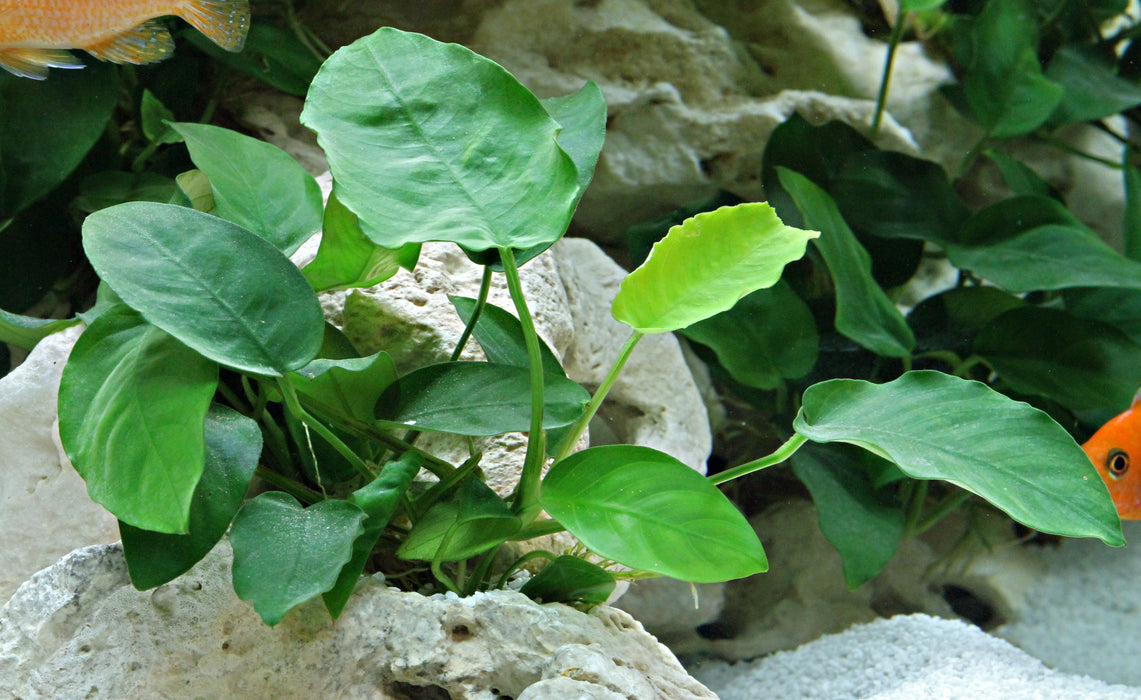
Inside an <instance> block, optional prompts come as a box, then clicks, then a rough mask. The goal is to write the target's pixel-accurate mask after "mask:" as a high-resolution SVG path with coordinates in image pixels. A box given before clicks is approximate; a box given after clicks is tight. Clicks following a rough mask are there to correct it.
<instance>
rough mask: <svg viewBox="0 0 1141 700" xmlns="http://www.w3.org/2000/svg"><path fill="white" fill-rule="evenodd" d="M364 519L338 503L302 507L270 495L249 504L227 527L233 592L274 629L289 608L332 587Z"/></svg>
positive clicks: (285, 496)
mask: <svg viewBox="0 0 1141 700" xmlns="http://www.w3.org/2000/svg"><path fill="white" fill-rule="evenodd" d="M364 519H365V513H364V511H362V510H361V509H360V508H359V507H358V506H356V505H354V504H353V503H350V502H348V501H342V500H340V499H329V500H326V501H321V502H320V503H315V504H313V505H311V506H309V507H308V508H302V507H301V504H300V503H298V502H297V499H295V498H293V496H290V495H288V494H285V493H281V492H280V491H272V492H269V493H263V494H261V495H260V496H258V497H257V498H255V499H253V500H251V501H248V502H247V503H246V504H245V505H244V506H242V509H241V510H240V511H238V515H237V516H236V517H235V518H234V524H233V525H232V526H231V528H230V543H231V544H232V545H233V546H234V569H233V581H234V592H235V593H237V594H238V597H239V598H241V599H242V600H244V601H246V602H248V603H250V604H251V605H253V606H254V610H256V611H257V613H258V615H260V616H261V619H262V620H263V621H264V622H265V623H266V624H267V625H276V624H277V623H279V622H281V619H282V618H283V617H285V614H286V613H287V612H289V610H290V609H291V608H293V606H295V605H298V604H300V603H304V602H305V601H307V600H309V599H310V598H313V597H315V596H318V595H321V594H322V593H324V592H325V591H327V590H329V589H331V588H332V587H333V586H334V585H335V584H336V583H337V577H338V575H339V574H340V572H341V569H342V568H343V567H344V566H345V564H347V563H348V562H349V560H350V559H351V558H352V555H353V542H354V541H355V540H356V539H357V537H358V536H359V535H360V534H361V532H362V531H363V528H362V527H361V523H362V522H363V521H364Z"/></svg>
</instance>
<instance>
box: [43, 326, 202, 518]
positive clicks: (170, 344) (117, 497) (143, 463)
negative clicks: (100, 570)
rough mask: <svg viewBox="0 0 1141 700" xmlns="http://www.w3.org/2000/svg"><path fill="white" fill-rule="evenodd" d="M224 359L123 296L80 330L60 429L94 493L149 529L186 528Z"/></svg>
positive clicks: (64, 387)
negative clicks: (186, 340) (161, 325)
mask: <svg viewBox="0 0 1141 700" xmlns="http://www.w3.org/2000/svg"><path fill="white" fill-rule="evenodd" d="M217 384H218V366H217V365H216V364H214V363H213V362H211V361H210V360H207V359H205V358H204V357H202V356H201V355H199V354H198V353H196V352H194V351H193V350H191V349H190V348H188V347H186V346H185V345H183V344H182V343H180V342H179V341H178V340H176V339H175V338H173V337H171V336H170V335H168V334H167V333H165V332H163V331H162V330H160V329H158V328H155V327H154V326H152V325H150V324H148V323H146V322H145V321H143V319H142V318H141V317H140V316H139V315H138V314H137V313H135V312H134V311H132V310H131V309H129V308H127V307H126V306H124V305H117V306H113V307H111V308H110V309H108V310H107V311H105V312H104V313H103V314H102V315H100V316H99V317H98V318H96V319H95V321H94V322H92V324H91V325H90V326H89V327H88V328H87V330H86V331H85V332H84V333H83V335H81V336H80V337H79V340H78V341H77V342H76V344H75V347H74V349H72V351H71V356H70V359H69V360H68V363H67V366H66V367H65V368H64V371H63V378H62V379H61V380H60V390H59V401H58V403H59V434H60V441H61V442H62V443H63V447H64V449H65V450H66V451H67V455H68V457H69V458H70V459H71V461H72V464H74V465H75V469H76V471H78V472H79V475H80V476H82V477H83V478H84V480H85V481H86V482H87V492H88V493H89V494H90V495H91V499H92V500H94V501H95V502H96V503H99V504H100V505H102V506H103V507H104V508H106V509H107V510H109V511H111V513H112V514H114V515H115V517H117V518H119V519H120V520H122V521H124V522H126V523H129V524H130V525H134V526H135V527H138V528H141V529H144V530H153V531H155V532H165V533H185V532H186V531H187V527H188V526H189V523H190V520H189V511H190V502H191V499H192V497H193V495H194V490H195V487H196V486H197V485H198V480H199V477H201V475H202V469H203V463H204V460H205V457H204V449H205V448H204V427H203V426H204V421H205V418H206V411H207V409H208V408H209V406H210V399H211V398H212V397H213V396H214V391H215V389H216V388H217Z"/></svg>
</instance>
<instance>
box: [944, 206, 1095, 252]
mask: <svg viewBox="0 0 1141 700" xmlns="http://www.w3.org/2000/svg"><path fill="white" fill-rule="evenodd" d="M1052 224H1056V225H1059V226H1073V227H1080V226H1082V223H1081V222H1080V221H1078V219H1077V218H1076V217H1075V216H1074V215H1073V214H1072V213H1070V210H1069V209H1067V208H1066V205H1065V204H1063V203H1061V202H1059V201H1057V200H1055V199H1051V198H1050V197H1041V196H1026V195H1023V196H1017V197H1011V198H1010V199H1004V200H1002V201H1001V202H997V203H995V204H992V205H990V206H988V207H984V208H982V209H980V210H979V211H977V212H975V213H974V215H973V216H971V218H970V219H968V220H967V222H966V223H965V224H964V225H963V230H962V231H961V232H960V234H959V240H958V241H957V242H958V243H959V244H960V245H964V246H968V245H985V244H989V243H997V242H999V241H1004V240H1006V239H1008V238H1014V237H1015V236H1017V235H1018V234H1020V233H1026V232H1027V231H1029V230H1031V229H1035V228H1038V227H1039V226H1049V225H1052Z"/></svg>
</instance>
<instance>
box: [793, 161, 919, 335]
mask: <svg viewBox="0 0 1141 700" xmlns="http://www.w3.org/2000/svg"><path fill="white" fill-rule="evenodd" d="M777 172H778V174H779V176H780V182H781V185H783V186H784V188H785V189H786V190H787V191H788V193H789V194H790V195H791V196H792V198H793V200H794V201H795V202H796V206H797V208H799V209H800V212H801V214H803V216H804V221H805V225H807V226H811V227H813V228H818V229H820V230H821V232H822V233H821V235H820V237H819V238H817V239H816V241H815V244H816V249H817V250H819V251H820V255H821V256H822V257H823V258H824V262H825V263H826V264H827V265H828V271H829V272H831V273H832V280H833V282H834V283H835V285H836V330H838V331H839V332H840V333H842V334H844V335H845V336H847V337H849V338H851V339H852V340H854V341H856V342H857V343H859V344H860V345H863V346H864V347H866V348H868V349H869V350H871V351H872V352H875V353H876V354H877V355H885V356H887V357H907V356H908V355H910V354H911V349H912V348H913V347H915V336H914V335H913V334H912V332H911V329H910V328H909V327H908V326H907V322H906V321H905V320H904V319H903V315H902V314H901V313H900V312H899V309H897V308H895V305H894V304H892V303H891V300H890V299H888V298H887V295H886V294H884V291H883V289H881V288H880V286H879V285H878V284H876V282H875V280H874V279H873V278H872V263H871V258H870V257H869V256H868V252H867V251H866V250H864V247H863V246H861V245H860V242H859V241H857V240H856V237H855V235H853V234H852V230H851V229H850V228H848V224H847V223H845V221H844V217H842V216H841V215H840V212H839V210H837V209H836V203H835V202H833V201H832V198H831V197H829V196H828V193H827V192H825V191H824V190H822V189H820V188H819V187H817V186H816V185H815V184H814V183H813V182H812V181H811V180H809V179H808V178H806V177H804V176H803V175H801V174H800V173H797V172H794V171H792V170H786V169H785V168H778V169H777Z"/></svg>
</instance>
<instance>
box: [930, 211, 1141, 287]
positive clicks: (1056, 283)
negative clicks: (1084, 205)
mask: <svg viewBox="0 0 1141 700" xmlns="http://www.w3.org/2000/svg"><path fill="white" fill-rule="evenodd" d="M947 257H948V258H950V260H951V262H953V263H954V264H955V266H956V267H959V268H961V269H964V270H970V271H971V272H973V273H974V274H976V275H978V276H979V277H982V278H983V279H985V280H988V281H990V282H993V283H995V284H997V285H998V286H1000V287H1002V288H1004V289H1007V290H1009V291H1011V292H1015V293H1021V292H1030V291H1034V290H1039V289H1042V290H1045V289H1065V288H1067V287H1101V286H1104V287H1125V288H1130V289H1141V262H1137V261H1135V260H1130V259H1129V258H1126V257H1123V256H1122V255H1121V254H1120V253H1118V252H1117V251H1115V250H1114V249H1113V248H1110V247H1109V246H1108V245H1106V244H1105V243H1103V242H1102V241H1101V239H1100V238H1098V237H1097V236H1096V235H1095V234H1093V233H1091V232H1090V231H1089V230H1087V229H1085V228H1081V227H1077V226H1060V225H1056V224H1050V225H1046V226H1039V227H1037V228H1033V229H1030V230H1029V231H1026V232H1025V233H1020V234H1018V235H1016V236H1014V237H1013V238H1007V239H1005V240H1001V241H998V242H995V243H990V244H987V245H978V246H958V245H948V246H947Z"/></svg>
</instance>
